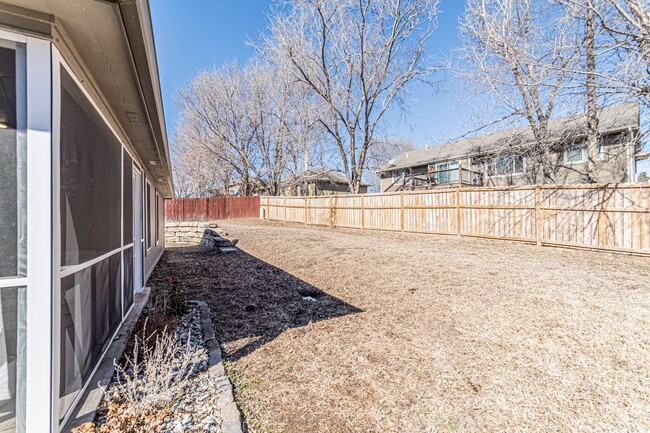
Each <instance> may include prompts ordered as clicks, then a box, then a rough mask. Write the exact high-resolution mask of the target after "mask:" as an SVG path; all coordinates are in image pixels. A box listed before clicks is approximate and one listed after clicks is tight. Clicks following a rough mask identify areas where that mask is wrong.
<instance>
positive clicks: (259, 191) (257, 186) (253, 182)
mask: <svg viewBox="0 0 650 433" xmlns="http://www.w3.org/2000/svg"><path fill="white" fill-rule="evenodd" d="M227 190H228V194H227V195H228V196H229V197H238V196H244V195H249V196H250V195H264V194H266V191H267V189H266V186H264V185H263V184H262V182H260V181H259V180H258V179H253V178H250V179H249V181H248V190H249V191H248V193H247V194H246V193H245V190H246V188H245V184H244V182H243V181H242V180H241V179H237V180H234V181H232V182H230V183H229V184H228V188H227Z"/></svg>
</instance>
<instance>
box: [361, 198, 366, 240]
mask: <svg viewBox="0 0 650 433" xmlns="http://www.w3.org/2000/svg"><path fill="white" fill-rule="evenodd" d="M365 201H366V200H365V197H364V196H363V195H361V231H364V230H365V229H366V210H365V208H364V202H365Z"/></svg>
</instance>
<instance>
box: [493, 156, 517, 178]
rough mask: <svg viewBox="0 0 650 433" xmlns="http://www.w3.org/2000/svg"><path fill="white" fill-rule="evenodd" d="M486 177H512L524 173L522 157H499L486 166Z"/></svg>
mask: <svg viewBox="0 0 650 433" xmlns="http://www.w3.org/2000/svg"><path fill="white" fill-rule="evenodd" d="M486 172H487V175H488V176H512V175H515V174H522V173H523V172H524V157H523V156H522V155H506V156H499V157H496V158H494V159H492V160H491V161H488V162H487V164H486Z"/></svg>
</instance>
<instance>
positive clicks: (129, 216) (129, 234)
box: [122, 152, 133, 245]
mask: <svg viewBox="0 0 650 433" xmlns="http://www.w3.org/2000/svg"><path fill="white" fill-rule="evenodd" d="M123 164H124V174H123V176H124V185H123V189H124V193H123V196H122V197H123V203H124V204H123V207H122V209H123V215H122V220H123V223H122V224H123V227H124V229H123V233H124V239H122V242H124V245H129V244H131V243H132V242H133V159H131V157H130V156H129V154H128V153H126V152H124V161H123Z"/></svg>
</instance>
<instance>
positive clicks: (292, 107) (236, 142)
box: [178, 59, 318, 195]
mask: <svg viewBox="0 0 650 433" xmlns="http://www.w3.org/2000/svg"><path fill="white" fill-rule="evenodd" d="M298 84H299V83H298ZM303 87H304V86H302V87H301V86H300V85H296V83H294V82H291V81H290V80H288V77H287V76H286V74H283V73H282V71H280V70H278V69H277V68H273V67H271V66H270V65H268V64H266V63H262V62H260V61H258V60H255V59H254V60H253V61H251V62H250V63H249V64H247V65H246V66H245V67H244V68H239V67H238V66H237V65H236V64H230V65H227V66H226V67H224V68H221V69H215V70H213V71H210V72H203V73H200V74H198V75H197V76H196V77H195V78H194V79H193V80H192V81H191V82H190V83H189V84H188V85H187V86H186V88H185V89H183V90H182V91H181V92H180V95H179V98H178V103H179V105H180V108H181V117H180V120H179V125H180V126H179V131H180V132H181V133H180V134H179V137H178V138H179V140H182V141H183V142H184V143H185V146H186V147H189V148H191V149H194V150H195V154H196V155H199V154H201V155H209V158H208V160H209V161H212V163H213V165H214V169H215V170H216V171H219V172H223V173H227V176H228V179H229V181H230V182H231V183H232V184H235V185H236V189H237V190H238V193H240V194H244V195H250V194H252V193H267V194H278V193H279V192H280V183H281V180H282V177H283V176H284V175H286V174H287V173H291V172H292V170H291V165H292V161H291V160H292V159H294V161H293V165H294V166H296V165H297V164H296V162H295V159H296V158H303V159H304V160H305V161H309V160H310V158H312V157H313V156H314V155H315V153H316V151H315V150H314V148H313V147H314V146H315V143H317V142H318V128H317V127H315V126H314V124H315V120H314V119H315V117H314V114H313V109H314V107H313V106H310V107H309V110H308V109H307V108H306V107H305V106H304V105H305V104H304V102H305V101H309V97H308V96H309V95H305V92H304V88H303ZM310 110H311V111H310Z"/></svg>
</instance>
